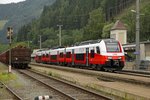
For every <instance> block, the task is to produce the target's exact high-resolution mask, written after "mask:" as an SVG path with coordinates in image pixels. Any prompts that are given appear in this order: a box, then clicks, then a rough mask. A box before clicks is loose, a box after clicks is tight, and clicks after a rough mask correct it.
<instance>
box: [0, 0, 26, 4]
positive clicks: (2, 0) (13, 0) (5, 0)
mask: <svg viewBox="0 0 150 100" xmlns="http://www.w3.org/2000/svg"><path fill="white" fill-rule="evenodd" d="M21 1H25V0H0V4H8V3H18V2H21Z"/></svg>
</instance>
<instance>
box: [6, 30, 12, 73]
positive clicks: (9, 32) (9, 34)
mask: <svg viewBox="0 0 150 100" xmlns="http://www.w3.org/2000/svg"><path fill="white" fill-rule="evenodd" d="M12 35H13V28H12V27H8V28H7V39H9V66H8V73H11V43H12Z"/></svg>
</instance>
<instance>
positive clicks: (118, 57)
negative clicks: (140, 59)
mask: <svg viewBox="0 0 150 100" xmlns="http://www.w3.org/2000/svg"><path fill="white" fill-rule="evenodd" d="M101 48H102V53H101V54H102V55H103V56H104V58H105V60H104V63H105V64H104V66H103V68H104V69H105V70H112V71H116V70H122V69H123V67H124V65H125V56H124V50H123V48H122V45H121V44H120V43H119V41H117V40H114V39H106V40H103V41H102V47H101Z"/></svg>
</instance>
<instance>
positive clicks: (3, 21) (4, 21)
mask: <svg viewBox="0 0 150 100" xmlns="http://www.w3.org/2000/svg"><path fill="white" fill-rule="evenodd" d="M7 22H8V21H7V20H0V30H2V29H3V28H4V26H5V24H6V23H7Z"/></svg>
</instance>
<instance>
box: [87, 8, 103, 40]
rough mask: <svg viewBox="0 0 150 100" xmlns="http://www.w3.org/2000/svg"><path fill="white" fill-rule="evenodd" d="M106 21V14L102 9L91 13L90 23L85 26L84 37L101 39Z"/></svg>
mask: <svg viewBox="0 0 150 100" xmlns="http://www.w3.org/2000/svg"><path fill="white" fill-rule="evenodd" d="M104 23H105V16H104V15H103V12H102V9H101V8H98V9H96V10H93V11H92V12H91V13H90V18H89V20H88V24H87V25H86V27H85V28H84V39H85V40H89V39H99V38H101V35H102V29H103V26H104Z"/></svg>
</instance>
